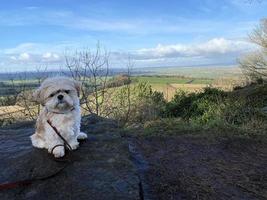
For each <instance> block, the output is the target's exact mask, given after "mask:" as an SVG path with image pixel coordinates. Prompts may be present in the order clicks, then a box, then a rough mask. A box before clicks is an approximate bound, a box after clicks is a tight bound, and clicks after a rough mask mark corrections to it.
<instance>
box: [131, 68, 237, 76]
mask: <svg viewBox="0 0 267 200" xmlns="http://www.w3.org/2000/svg"><path fill="white" fill-rule="evenodd" d="M134 71H135V72H139V74H140V75H154V76H156V75H170V76H185V77H192V78H209V79H216V78H238V77H240V76H242V71H241V69H240V68H239V67H238V66H236V65H233V66H219V65H218V66H201V67H200V66H197V67H151V68H145V69H138V68H136V69H134Z"/></svg>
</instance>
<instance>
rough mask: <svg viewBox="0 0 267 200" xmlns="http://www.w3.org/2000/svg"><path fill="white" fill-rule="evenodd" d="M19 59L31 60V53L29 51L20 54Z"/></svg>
mask: <svg viewBox="0 0 267 200" xmlns="http://www.w3.org/2000/svg"><path fill="white" fill-rule="evenodd" d="M18 60H20V61H28V60H30V54H28V53H21V54H19V56H18Z"/></svg>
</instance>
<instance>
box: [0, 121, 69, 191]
mask: <svg viewBox="0 0 267 200" xmlns="http://www.w3.org/2000/svg"><path fill="white" fill-rule="evenodd" d="M47 123H48V124H49V125H50V126H51V128H52V129H53V130H54V131H55V133H56V134H57V135H58V137H60V139H62V141H63V142H64V144H58V145H56V146H54V147H53V149H52V150H51V153H53V151H54V149H55V148H56V147H59V146H63V147H64V148H65V149H66V148H67V149H69V150H72V148H71V146H70V144H69V143H68V142H67V141H66V139H65V138H64V137H63V136H62V135H61V134H60V132H59V131H58V130H57V128H56V127H55V126H53V124H52V123H51V121H50V120H47ZM56 161H63V162H70V161H69V160H56ZM65 167H67V165H65V166H64V167H62V168H60V169H59V170H58V171H56V172H55V173H53V174H51V175H48V176H45V177H41V178H32V179H26V180H22V181H15V182H9V183H3V184H0V191H1V190H7V189H13V188H16V187H20V186H28V185H30V184H32V183H33V182H34V181H37V180H46V179H49V178H52V177H54V176H56V175H57V174H58V173H60V172H61V171H62V170H63V169H64V168H65Z"/></svg>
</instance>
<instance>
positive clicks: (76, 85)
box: [74, 80, 82, 97]
mask: <svg viewBox="0 0 267 200" xmlns="http://www.w3.org/2000/svg"><path fill="white" fill-rule="evenodd" d="M74 87H75V89H76V91H77V94H78V97H80V93H81V90H82V83H81V82H80V81H76V80H74Z"/></svg>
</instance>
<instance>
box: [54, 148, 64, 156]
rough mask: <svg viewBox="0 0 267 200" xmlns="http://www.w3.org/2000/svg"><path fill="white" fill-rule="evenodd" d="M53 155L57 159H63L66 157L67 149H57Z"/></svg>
mask: <svg viewBox="0 0 267 200" xmlns="http://www.w3.org/2000/svg"><path fill="white" fill-rule="evenodd" d="M52 153H53V155H54V156H55V158H61V157H63V156H64V155H65V149H64V147H62V146H59V147H56V148H55V149H54V150H53V152H52Z"/></svg>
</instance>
